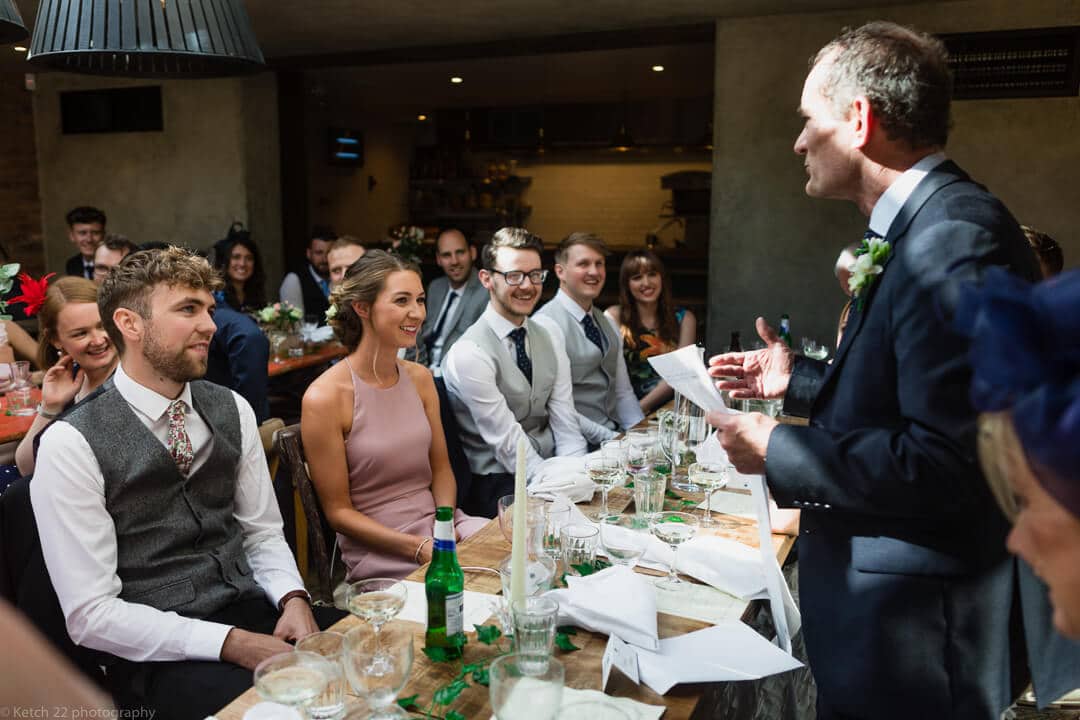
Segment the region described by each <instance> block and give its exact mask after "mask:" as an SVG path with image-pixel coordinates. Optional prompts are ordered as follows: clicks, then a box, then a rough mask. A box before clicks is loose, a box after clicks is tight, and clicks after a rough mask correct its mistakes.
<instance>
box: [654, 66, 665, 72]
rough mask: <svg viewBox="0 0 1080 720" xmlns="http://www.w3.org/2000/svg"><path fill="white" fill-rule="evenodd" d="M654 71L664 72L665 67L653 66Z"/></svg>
mask: <svg viewBox="0 0 1080 720" xmlns="http://www.w3.org/2000/svg"><path fill="white" fill-rule="evenodd" d="M652 71H653V72H664V66H663V65H653V66H652Z"/></svg>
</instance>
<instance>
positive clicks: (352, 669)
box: [345, 622, 413, 720]
mask: <svg viewBox="0 0 1080 720" xmlns="http://www.w3.org/2000/svg"><path fill="white" fill-rule="evenodd" d="M412 663H413V629H412V624H411V623H401V622H395V623H389V624H388V625H387V626H386V627H384V628H383V629H382V632H381V633H379V634H378V635H376V634H375V632H374V630H373V629H372V628H371V627H369V626H367V625H357V626H356V627H354V628H353V629H351V630H349V632H347V633H345V677H347V678H348V679H349V684H350V685H351V686H352V688H353V690H355V691H356V694H357V695H360V696H361V697H365V698H367V701H368V704H369V705H370V706H371V708H372V710H374V713H373V714H372V715H370V716H368V717H370V718H373V719H376V720H396V719H397V718H408V717H409V715H408V713H406V712H405V711H404V710H402V709H401V708H400V707H398V705H397V703H395V702H394V698H396V697H397V694H398V692H399V691H400V690H401V688H403V687H405V683H406V681H408V679H409V672H410V670H412Z"/></svg>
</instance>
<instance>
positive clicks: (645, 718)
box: [491, 678, 667, 720]
mask: <svg viewBox="0 0 1080 720" xmlns="http://www.w3.org/2000/svg"><path fill="white" fill-rule="evenodd" d="M528 680H530V678H523V679H522V680H520V681H519V685H520V688H518V687H515V688H514V690H512V691H511V694H510V697H509V699H508V700H507V705H508V706H510V707H513V706H515V705H517V704H518V703H519V702H520V703H521V704H522V705H523V707H525V708H528V707H530V706H531V704H530V703H531V701H532V697H534V696H532V694H531V693H530V688H529V683H528V682H526V681H528ZM518 692H521V698H520V700H519V699H518V698H516V697H514V696H515V695H516V694H517V693H518ZM585 702H588V703H596V702H602V703H604V704H605V705H610V706H611V707H615V708H618V709H619V710H622V711H623V713H625V714H626V716H627V717H628V718H630V720H659V719H660V716H661V715H663V714H664V711H665V710H667V708H666V707H664V706H663V705H647V704H645V703H643V702H638V701H637V700H631V699H630V698H624V697H612V696H611V695H605V694H604V693H602V692H600V691H599V690H578V689H577V688H572V687H565V686H564V687H563V689H562V700H560V701H559V709H560V715H561V714H562V713H561V711H562V710H565V709H566V708H568V707H570V706H571V705H577V704H578V703H585ZM527 715H528V713H526V714H524V715H521V716H520V717H527ZM513 717H518V716H517V715H513ZM491 720H495V716H494V715H492V716H491Z"/></svg>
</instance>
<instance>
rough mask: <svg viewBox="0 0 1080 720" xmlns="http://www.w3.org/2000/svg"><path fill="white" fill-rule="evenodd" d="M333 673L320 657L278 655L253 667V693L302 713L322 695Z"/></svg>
mask: <svg viewBox="0 0 1080 720" xmlns="http://www.w3.org/2000/svg"><path fill="white" fill-rule="evenodd" d="M334 673H335V670H334V667H333V665H332V664H331V663H330V661H329V660H327V659H326V658H324V657H323V656H322V655H318V654H316V653H311V652H303V651H300V650H291V651H289V652H283V653H278V654H277V655H272V656H270V657H268V658H266V659H265V660H263V661H262V662H261V663H259V664H258V665H256V666H255V692H257V693H258V694H259V697H261V698H262V699H263V700H269V701H270V702H276V703H279V704H281V705H288V706H289V707H291V708H297V709H301V710H302V709H303V708H304V707H305V706H306V705H308V704H309V703H311V702H312V701H313V700H315V698H317V697H319V696H320V695H322V694H323V691H325V690H326V686H327V684H328V683H329V682H330V679H331V677H333V675H334Z"/></svg>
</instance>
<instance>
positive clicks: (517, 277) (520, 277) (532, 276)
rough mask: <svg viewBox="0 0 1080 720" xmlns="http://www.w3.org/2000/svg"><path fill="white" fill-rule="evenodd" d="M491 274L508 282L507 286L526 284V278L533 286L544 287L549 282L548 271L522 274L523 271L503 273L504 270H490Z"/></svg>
mask: <svg viewBox="0 0 1080 720" xmlns="http://www.w3.org/2000/svg"><path fill="white" fill-rule="evenodd" d="M488 272H491V273H498V274H499V275H502V276H503V279H504V280H506V284H507V285H520V284H521V283H523V282H525V276H526V275H527V276H528V277H529V282H531V283H532V284H533V285H543V284H544V281H545V280H547V276H548V271H547V270H533V271H532V272H522V271H521V270H511V271H510V272H503V271H502V270H488Z"/></svg>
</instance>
